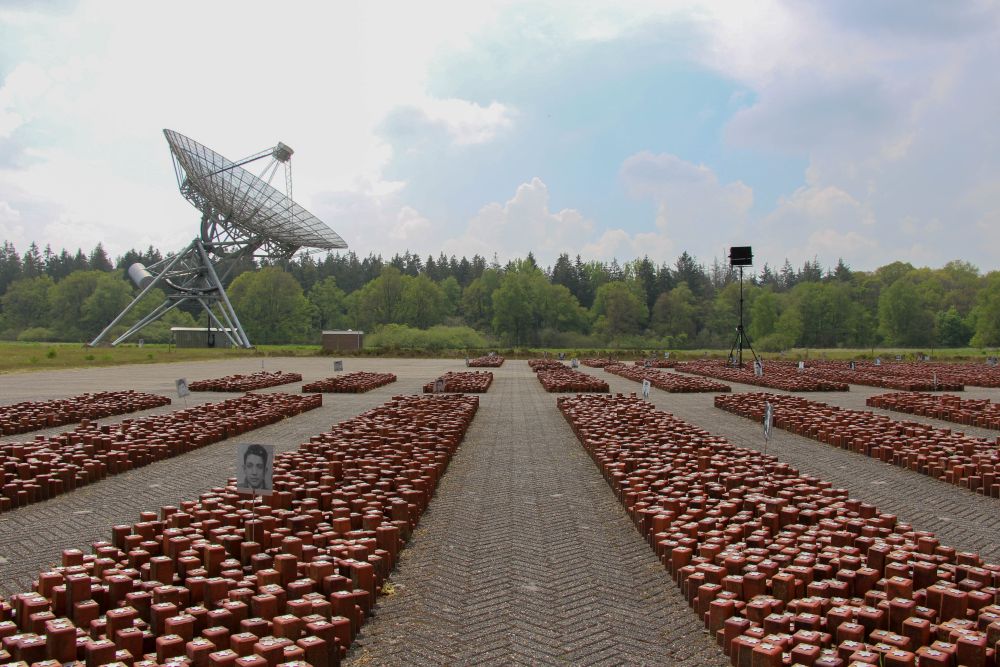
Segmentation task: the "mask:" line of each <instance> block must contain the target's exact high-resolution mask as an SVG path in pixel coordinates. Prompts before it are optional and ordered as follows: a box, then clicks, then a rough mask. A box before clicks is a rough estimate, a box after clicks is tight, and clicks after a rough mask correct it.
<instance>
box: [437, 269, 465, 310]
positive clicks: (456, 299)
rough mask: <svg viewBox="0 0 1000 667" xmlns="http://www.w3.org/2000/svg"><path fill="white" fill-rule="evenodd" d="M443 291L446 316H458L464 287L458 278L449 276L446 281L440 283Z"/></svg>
mask: <svg viewBox="0 0 1000 667" xmlns="http://www.w3.org/2000/svg"><path fill="white" fill-rule="evenodd" d="M438 285H440V286H441V289H442V290H443V291H444V296H445V312H444V314H445V315H446V316H448V317H451V316H452V315H457V314H458V309H459V306H460V305H461V303H462V286H461V285H460V284H459V282H458V278H456V277H455V276H453V275H452V276H448V277H447V278H445V279H444V280H442V281H441V282H439V283H438Z"/></svg>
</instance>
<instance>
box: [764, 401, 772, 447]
mask: <svg viewBox="0 0 1000 667" xmlns="http://www.w3.org/2000/svg"><path fill="white" fill-rule="evenodd" d="M773 423H774V406H773V405H771V401H765V402H764V455H765V456H767V443H768V442H770V440H771V425H772V424H773Z"/></svg>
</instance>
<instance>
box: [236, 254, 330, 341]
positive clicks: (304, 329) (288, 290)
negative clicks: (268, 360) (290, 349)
mask: <svg viewBox="0 0 1000 667" xmlns="http://www.w3.org/2000/svg"><path fill="white" fill-rule="evenodd" d="M229 300H230V301H231V302H232V304H233V308H234V309H235V310H236V314H237V315H238V316H239V318H240V323H241V324H242V325H243V328H244V329H246V332H247V336H248V337H249V338H250V341H251V342H253V343H298V342H306V341H308V340H310V339H312V338H315V336H313V335H312V333H313V329H312V319H313V308H312V305H311V304H310V303H309V300H308V299H307V298H306V296H305V294H303V293H302V287H301V286H300V285H299V283H298V281H296V280H295V278H294V277H292V275H291V274H289V273H287V272H285V271H283V270H281V269H280V268H278V267H276V266H269V267H266V268H263V269H261V270H260V271H248V272H246V273H242V274H240V275H239V277H237V278H236V280H234V281H233V283H232V285H231V286H230V287H229Z"/></svg>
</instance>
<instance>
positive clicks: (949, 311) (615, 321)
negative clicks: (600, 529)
mask: <svg viewBox="0 0 1000 667" xmlns="http://www.w3.org/2000/svg"><path fill="white" fill-rule="evenodd" d="M162 258H163V255H162V254H161V253H160V252H159V251H158V250H157V249H155V248H152V247H149V248H147V249H146V250H144V251H140V250H130V251H128V252H126V253H125V254H124V255H122V256H120V257H117V258H116V259H115V260H114V261H112V259H111V258H110V257H109V256H108V254H107V252H106V251H105V250H104V248H103V246H102V244H100V243H99V244H97V246H96V247H94V248H93V249H92V250H91V251H90V253H89V254H87V253H84V252H83V250H77V251H76V252H75V253H71V252H69V251H67V250H65V249H62V250H60V251H59V252H56V251H54V250H53V249H52V248H51V247H50V246H46V247H45V249H44V250H42V249H40V248H39V246H38V245H37V244H35V243H32V244H31V245H30V246H29V247H28V248H25V249H23V250H22V251H20V252H19V251H18V249H17V248H15V246H14V245H13V244H12V243H10V242H7V241H5V242H3V245H2V247H0V339H2V340H18V341H65V342H81V343H84V342H88V341H89V340H91V339H92V338H93V337H94V336H95V335H96V334H97V333H98V332H100V331H101V329H103V328H104V326H106V325H107V323H108V322H110V321H111V320H112V319H113V318H114V317H115V316H116V315H117V314H118V313H119V312H120V311H121V310H122V308H124V306H125V305H126V304H128V303H129V302H130V301H131V300H132V299H133V298H134V295H135V294H136V290H135V288H134V286H133V285H132V283H131V282H130V281H129V280H128V278H127V276H126V275H125V272H126V269H127V267H128V266H130V265H131V264H132V263H133V262H137V261H138V262H142V263H144V264H146V265H149V264H152V263H154V262H156V261H159V260H160V259H162ZM232 275H233V276H234V277H233V279H232V282H231V283H230V286H229V288H228V292H229V296H230V299H231V300H232V302H233V306H234V307H235V309H236V312H237V314H238V315H239V317H240V320H241V322H242V323H243V326H244V328H245V329H246V330H247V333H248V335H249V337H250V339H251V341H253V342H254V343H261V344H269V343H315V342H318V340H319V336H320V332H321V331H322V330H324V329H347V328H350V329H355V330H359V329H360V330H363V331H365V332H367V333H368V335H367V336H366V339H367V344H370V345H373V346H380V347H384V348H390V349H391V348H427V349H440V348H485V347H489V346H492V345H504V346H511V347H525V346H543V347H551V348H607V347H620V348H661V349H671V348H672V349H693V348H698V349H701V348H727V347H729V346H730V345H731V344H732V342H733V340H734V338H735V326H736V324H737V322H738V312H739V310H738V309H739V299H740V281H739V274H738V273H736V272H735V270H734V269H732V268H730V267H729V266H728V264H725V263H721V262H720V261H719V260H713V261H712V262H711V263H710V264H708V265H706V264H705V263H703V262H700V261H698V259H697V258H695V257H693V256H691V255H690V254H688V253H687V252H684V253H682V254H681V255H680V257H678V258H677V259H676V260H674V261H673V262H666V261H662V262H660V263H657V262H655V261H654V260H652V259H650V258H649V257H643V258H641V259H634V260H632V261H629V262H627V263H619V262H618V261H617V260H614V261H611V262H600V261H594V260H584V259H582V258H581V257H580V256H577V257H575V258H571V257H569V256H568V255H565V254H563V255H560V256H559V258H558V259H557V261H556V262H555V263H554V264H553V265H552V266H546V267H542V266H539V265H538V263H537V262H536V261H535V258H534V257H533V256H532V254H531V253H529V254H528V256H527V257H524V258H520V259H516V260H512V261H509V262H507V263H506V264H503V265H501V264H500V263H499V262H498V261H497V260H496V258H494V259H493V260H492V261H489V260H487V259H486V258H484V257H481V256H479V255H476V256H474V257H472V258H471V259H468V258H466V257H462V258H456V257H455V256H450V257H446V256H445V255H444V254H443V253H442V254H439V255H438V257H436V258H435V257H433V256H428V257H426V258H421V257H420V256H418V255H415V254H412V253H410V252H405V253H403V254H396V255H394V256H393V257H392V258H391V259H388V260H386V259H384V258H382V257H381V256H378V255H369V256H368V257H364V258H360V257H358V256H357V255H356V254H355V253H353V252H346V253H330V254H326V255H325V256H317V255H309V254H300V255H298V256H296V257H295V258H293V259H291V260H288V261H286V262H281V263H277V264H271V265H256V264H254V263H251V262H246V263H245V264H244V265H241V266H238V267H236V268H235V269H234V271H233V273H232ZM743 296H744V300H745V302H744V312H745V318H744V319H745V324H746V327H747V329H746V330H747V333H748V334H749V336H750V339H751V340H752V341H753V345H754V347H755V348H756V349H758V350H759V351H764V352H775V351H781V350H786V349H790V348H793V347H807V348H808V347H815V348H836V347H850V348H867V347H875V346H893V347H913V348H929V349H933V348H935V347H937V348H962V347H968V346H972V347H980V348H982V347H993V346H997V345H1000V272H997V271H993V272H988V273H986V274H983V273H981V272H980V270H979V269H978V268H977V267H975V266H973V265H971V264H969V263H967V262H964V261H961V260H955V261H951V262H948V263H947V264H945V265H944V266H943V267H941V268H936V269H932V268H926V267H925V268H917V267H914V266H913V265H911V264H909V263H906V262H902V261H896V262H892V263H890V264H886V265H885V266H881V267H879V268H877V269H875V270H874V271H854V270H851V268H850V267H849V266H848V265H847V264H845V263H844V262H843V261H842V260H841V261H838V263H837V265H836V266H834V267H826V268H824V267H822V266H821V265H820V264H819V262H817V261H816V260H811V261H806V262H805V263H804V264H803V265H802V266H801V267H799V268H795V267H793V266H792V265H791V263H790V262H789V261H788V260H785V262H784V264H783V265H782V266H780V267H771V266H768V265H767V264H765V265H763V266H761V267H756V268H752V269H749V270H747V271H746V272H745V274H744V281H743ZM146 298H147V299H148V300H149V302H150V304H149V305H150V307H152V305H154V304H155V303H159V302H160V301H161V300H162V299H163V298H164V295H163V293H162V292H157V290H154V291H153V293H151V294H149V295H148V296H147V297H146ZM137 311H138V312H135V315H134V317H133V318H132V321H135V320H136V319H137V318H138V317H139V315H140V313H141V312H143V311H141V309H137ZM196 315H198V313H197V312H195V311H191V312H186V311H183V310H181V309H175V310H174V311H171V313H169V314H168V316H167V317H166V318H165V319H164V320H162V321H160V322H157V323H155V324H153V325H151V326H150V327H147V328H146V329H144V330H143V331H142V333H141V334H140V336H141V337H142V338H143V339H144V340H145V341H146V342H169V340H170V327H172V326H199V325H201V326H204V325H205V320H204V318H203V317H202V319H201V321H200V322H199V321H196V319H195V316H196ZM128 324H129V322H128V321H126V322H125V323H123V324H122V325H121V330H124V329H125V327H126V326H127V325H128Z"/></svg>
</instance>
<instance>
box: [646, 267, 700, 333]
mask: <svg viewBox="0 0 1000 667" xmlns="http://www.w3.org/2000/svg"><path fill="white" fill-rule="evenodd" d="M695 304H696V300H695V296H694V294H693V293H692V292H691V289H690V288H689V287H688V284H687V283H686V282H680V283H678V284H677V286H676V287H674V288H673V289H672V290H670V291H669V292H664V293H663V294H661V295H660V296H659V297H658V298H657V299H656V304H654V306H653V318H652V320H653V321H652V325H653V330H654V331H656V332H657V333H658V334H660V335H661V336H670V337H671V338H672V339H673V340H674V341H675V344H676V345H679V346H682V345H684V344H686V343H687V342H689V341H692V340H694V337H695V335H696V334H697V332H698V322H697V320H696V308H695Z"/></svg>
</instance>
